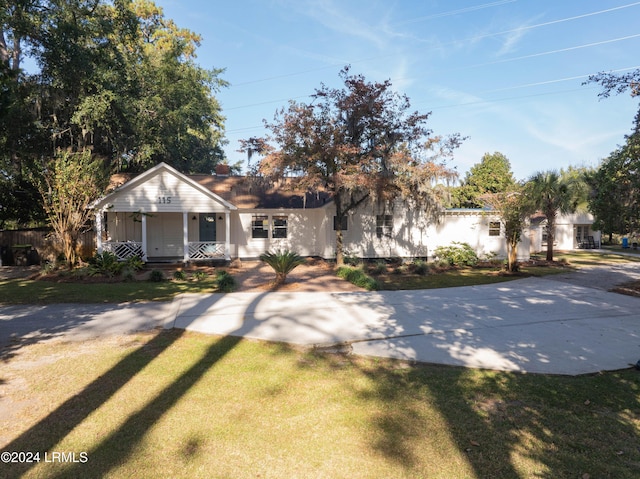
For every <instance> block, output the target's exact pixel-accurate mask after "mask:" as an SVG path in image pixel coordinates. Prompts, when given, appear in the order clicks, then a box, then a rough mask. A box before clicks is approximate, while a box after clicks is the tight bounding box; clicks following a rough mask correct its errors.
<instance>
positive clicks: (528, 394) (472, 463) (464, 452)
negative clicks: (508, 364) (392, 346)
mask: <svg viewBox="0 0 640 479" xmlns="http://www.w3.org/2000/svg"><path fill="white" fill-rule="evenodd" d="M0 380H1V381H2V384H3V398H2V401H3V404H4V405H5V407H7V405H10V406H11V413H10V414H7V415H5V416H4V417H3V421H1V422H0V437H2V438H6V439H5V441H4V444H3V450H8V451H41V452H44V451H48V452H49V457H50V453H51V451H63V452H75V453H76V456H77V457H80V456H79V455H80V453H81V452H84V453H86V458H87V462H86V463H81V462H78V463H67V464H61V463H51V462H44V461H42V460H41V462H40V463H31V464H5V465H3V467H2V469H0V477H26V478H38V477H47V478H51V477H56V478H58V477H60V478H61V477H83V478H91V477H96V478H97V477H117V478H120V477H136V478H165V477H172V478H194V477H203V478H204V477H206V478H238V479H242V478H257V477H259V478H343V477H345V478H346V477H348V478H367V479H375V478H390V477H393V478H403V477H404V478H443V479H445V478H446V479H456V478H475V479H484V478H490V477H492V478H522V479H525V478H527V479H528V478H547V479H558V478H583V477H590V478H605V477H611V478H616V479H625V478H629V479H632V478H633V479H635V478H638V477H640V448H639V446H638V440H637V438H638V436H639V434H640V399H639V398H640V375H639V374H638V372H637V371H634V370H627V371H620V372H614V373H603V374H597V375H589V376H582V377H576V378H570V377H559V376H540V375H527V374H510V373H501V372H490V371H479V370H472V369H463V368H453V367H442V366H410V365H407V364H405V363H402V362H396V361H390V360H373V359H363V358H356V357H344V356H331V355H319V354H314V353H312V352H304V351H296V350H294V349H291V348H289V347H287V346H284V345H281V344H266V343H260V342H251V341H246V340H240V339H237V338H231V337H225V338H215V337H210V336H202V335H197V334H190V333H185V332H178V331H172V332H163V333H160V334H158V335H153V334H140V335H138V336H135V337H129V338H106V339H102V340H95V341H88V342H83V343H64V342H59V341H55V342H48V343H41V344H35V345H30V346H25V347H23V348H22V349H20V350H19V351H18V353H17V355H16V356H15V357H13V358H8V359H7V358H5V361H4V364H3V369H2V372H1V373H0ZM42 458H43V456H41V459H42ZM587 475H588V476H587Z"/></svg>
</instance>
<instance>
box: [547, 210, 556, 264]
mask: <svg viewBox="0 0 640 479" xmlns="http://www.w3.org/2000/svg"><path fill="white" fill-rule="evenodd" d="M555 228H556V222H555V221H552V219H551V218H549V217H547V261H553V242H554V241H555V235H554V233H555Z"/></svg>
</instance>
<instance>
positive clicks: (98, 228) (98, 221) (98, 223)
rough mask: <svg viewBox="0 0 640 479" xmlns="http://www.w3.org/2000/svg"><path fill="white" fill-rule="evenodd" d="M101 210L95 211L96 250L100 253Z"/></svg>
mask: <svg viewBox="0 0 640 479" xmlns="http://www.w3.org/2000/svg"><path fill="white" fill-rule="evenodd" d="M102 214H103V213H102V211H101V210H99V211H96V250H97V252H98V254H102Z"/></svg>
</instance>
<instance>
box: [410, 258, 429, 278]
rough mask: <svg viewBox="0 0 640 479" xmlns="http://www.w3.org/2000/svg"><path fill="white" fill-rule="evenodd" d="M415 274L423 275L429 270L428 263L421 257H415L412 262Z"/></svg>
mask: <svg viewBox="0 0 640 479" xmlns="http://www.w3.org/2000/svg"><path fill="white" fill-rule="evenodd" d="M411 269H412V270H413V272H414V273H415V274H418V275H420V276H424V275H426V274H427V273H428V272H429V265H428V264H427V262H426V261H425V260H423V259H417V260H415V261H414V262H413V265H412V268H411Z"/></svg>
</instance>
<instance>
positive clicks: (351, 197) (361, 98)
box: [260, 67, 462, 265]
mask: <svg viewBox="0 0 640 479" xmlns="http://www.w3.org/2000/svg"><path fill="white" fill-rule="evenodd" d="M340 77H341V78H342V80H343V82H344V88H329V87H327V86H325V85H322V86H321V87H320V88H319V89H316V92H315V93H314V94H313V95H311V97H312V99H313V100H312V102H311V103H310V104H304V103H297V102H293V101H292V102H290V104H289V106H288V108H286V109H284V108H283V109H281V110H279V111H278V112H277V113H276V115H275V118H274V121H273V123H268V122H266V126H267V127H268V128H269V129H270V130H271V132H272V134H273V137H272V138H271V140H273V142H274V143H275V144H276V145H277V147H275V148H274V150H273V151H271V152H270V153H269V154H268V155H266V156H265V158H264V159H263V160H262V161H261V163H260V172H261V173H262V174H263V175H264V176H265V177H267V178H271V179H277V178H282V177H284V176H293V177H295V179H296V181H294V182H292V183H293V184H295V186H296V187H297V188H301V189H303V190H306V191H319V190H324V191H327V192H329V193H330V195H331V197H332V199H333V202H334V204H335V208H336V225H337V228H336V261H337V264H338V265H341V264H342V263H343V240H342V231H341V230H340V225H342V224H343V219H344V218H346V216H347V214H348V213H349V212H351V211H353V210H355V209H356V208H358V206H360V205H362V204H364V203H365V202H367V201H371V200H375V201H383V202H390V201H392V200H394V199H396V198H403V199H405V200H408V201H410V202H413V203H415V204H419V205H422V206H423V207H425V209H429V208H432V207H433V206H434V205H437V204H439V194H438V189H437V188H436V185H437V183H438V181H439V180H448V179H452V178H454V177H455V173H454V172H453V171H452V170H451V169H450V168H448V167H447V166H446V164H445V160H446V158H447V157H450V156H451V154H452V152H453V150H454V149H455V148H457V147H458V146H459V145H460V143H461V141H462V138H461V137H460V135H458V134H454V135H451V136H448V137H441V136H435V135H434V134H433V131H432V130H431V129H429V128H428V127H427V120H428V118H429V116H430V113H426V114H422V113H419V112H417V111H415V112H411V111H410V108H411V105H410V102H409V99H408V97H407V96H406V95H401V94H399V93H397V92H395V91H394V90H393V89H392V87H391V82H390V81H389V80H386V81H384V82H375V83H370V82H367V81H366V80H365V78H364V77H363V76H362V75H353V74H350V71H349V67H345V68H344V69H343V70H342V71H341V72H340Z"/></svg>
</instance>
